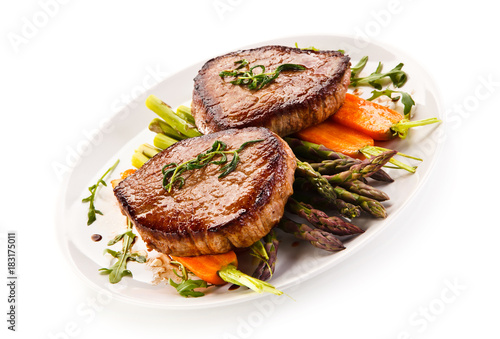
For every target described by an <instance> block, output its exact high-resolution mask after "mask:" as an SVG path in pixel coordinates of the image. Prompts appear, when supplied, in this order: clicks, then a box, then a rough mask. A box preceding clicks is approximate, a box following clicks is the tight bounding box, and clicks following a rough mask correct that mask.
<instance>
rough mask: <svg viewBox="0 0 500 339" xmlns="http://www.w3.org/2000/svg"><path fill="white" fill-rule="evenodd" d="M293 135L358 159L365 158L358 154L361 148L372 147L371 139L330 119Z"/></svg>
mask: <svg viewBox="0 0 500 339" xmlns="http://www.w3.org/2000/svg"><path fill="white" fill-rule="evenodd" d="M295 135H296V136H297V137H298V138H299V139H302V140H304V141H309V142H313V143H315V144H320V145H323V146H325V147H327V148H329V149H331V150H334V151H336V152H340V153H342V154H345V155H348V156H350V157H352V158H358V159H364V158H365V157H364V155H363V154H362V153H361V152H360V150H361V149H362V148H363V147H365V146H373V145H374V141H373V139H372V138H371V137H369V136H368V135H366V134H363V133H361V132H358V131H356V130H354V129H352V128H350V127H347V126H345V125H341V124H338V123H335V122H334V121H332V120H330V119H327V120H326V121H324V122H322V123H320V124H318V125H315V126H311V127H308V128H306V129H303V130H302V131H299V132H297V133H295Z"/></svg>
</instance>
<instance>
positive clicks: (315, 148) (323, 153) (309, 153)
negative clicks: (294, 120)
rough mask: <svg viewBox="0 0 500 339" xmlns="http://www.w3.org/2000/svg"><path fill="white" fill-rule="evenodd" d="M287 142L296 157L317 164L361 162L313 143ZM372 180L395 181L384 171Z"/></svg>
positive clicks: (292, 140) (286, 139)
mask: <svg viewBox="0 0 500 339" xmlns="http://www.w3.org/2000/svg"><path fill="white" fill-rule="evenodd" d="M285 141H286V142H287V143H288V145H289V146H290V148H291V149H292V150H293V152H294V153H295V155H297V156H299V157H302V158H305V159H309V160H312V161H316V162H322V161H324V160H339V159H344V160H345V159H348V160H350V161H354V162H356V163H359V162H361V160H359V159H353V158H350V157H348V156H346V155H343V154H342V153H338V152H335V151H332V150H331V149H329V148H326V147H325V146H323V145H318V144H314V143H312V142H307V141H303V140H300V139H296V138H290V137H286V138H285ZM371 178H372V179H375V180H379V181H385V182H393V181H394V180H393V179H392V178H391V177H390V176H389V175H388V174H387V173H386V172H385V171H384V170H382V169H380V170H378V171H377V172H375V173H373V174H372V175H371Z"/></svg>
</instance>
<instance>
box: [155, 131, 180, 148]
mask: <svg viewBox="0 0 500 339" xmlns="http://www.w3.org/2000/svg"><path fill="white" fill-rule="evenodd" d="M176 142H177V140H175V139H173V138H171V137H167V136H166V135H165V134H163V133H156V135H155V138H154V140H153V143H154V144H155V146H156V147H158V148H159V149H165V148H168V147H170V146H172V145H173V144H175V143H176Z"/></svg>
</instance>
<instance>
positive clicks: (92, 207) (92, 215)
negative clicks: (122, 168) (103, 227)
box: [82, 159, 120, 225]
mask: <svg viewBox="0 0 500 339" xmlns="http://www.w3.org/2000/svg"><path fill="white" fill-rule="evenodd" d="M119 162H120V159H118V160H116V162H115V163H114V165H113V166H111V167H110V168H109V169H108V170H107V171H106V173H104V174H103V176H102V177H101V178H100V179H99V180H97V183H96V184H95V185H92V186H90V187H89V191H90V195H89V196H88V197H86V198H84V199H82V202H88V203H89V212H88V220H87V225H91V224H92V223H93V222H94V221H96V214H100V215H102V212H101V211H99V210H98V209H96V208H95V205H94V200H95V194H96V192H97V188H98V187H99V185H100V184H102V185H103V186H107V185H106V182H105V181H104V178H105V177H106V176H107V175H108V174H109V173H111V172H112V171H113V170H114V169H115V168H116V166H117V165H118V163H119Z"/></svg>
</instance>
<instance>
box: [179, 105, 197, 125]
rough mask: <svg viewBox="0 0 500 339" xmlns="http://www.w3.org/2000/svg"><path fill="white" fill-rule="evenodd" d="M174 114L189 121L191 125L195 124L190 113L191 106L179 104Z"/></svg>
mask: <svg viewBox="0 0 500 339" xmlns="http://www.w3.org/2000/svg"><path fill="white" fill-rule="evenodd" d="M175 114H177V115H178V116H179V117H181V118H182V119H184V120H186V121H187V122H189V123H190V124H191V125H196V122H195V120H194V117H193V116H192V115H191V108H189V107H187V106H184V105H180V106H179V107H177V111H176V112H175Z"/></svg>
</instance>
